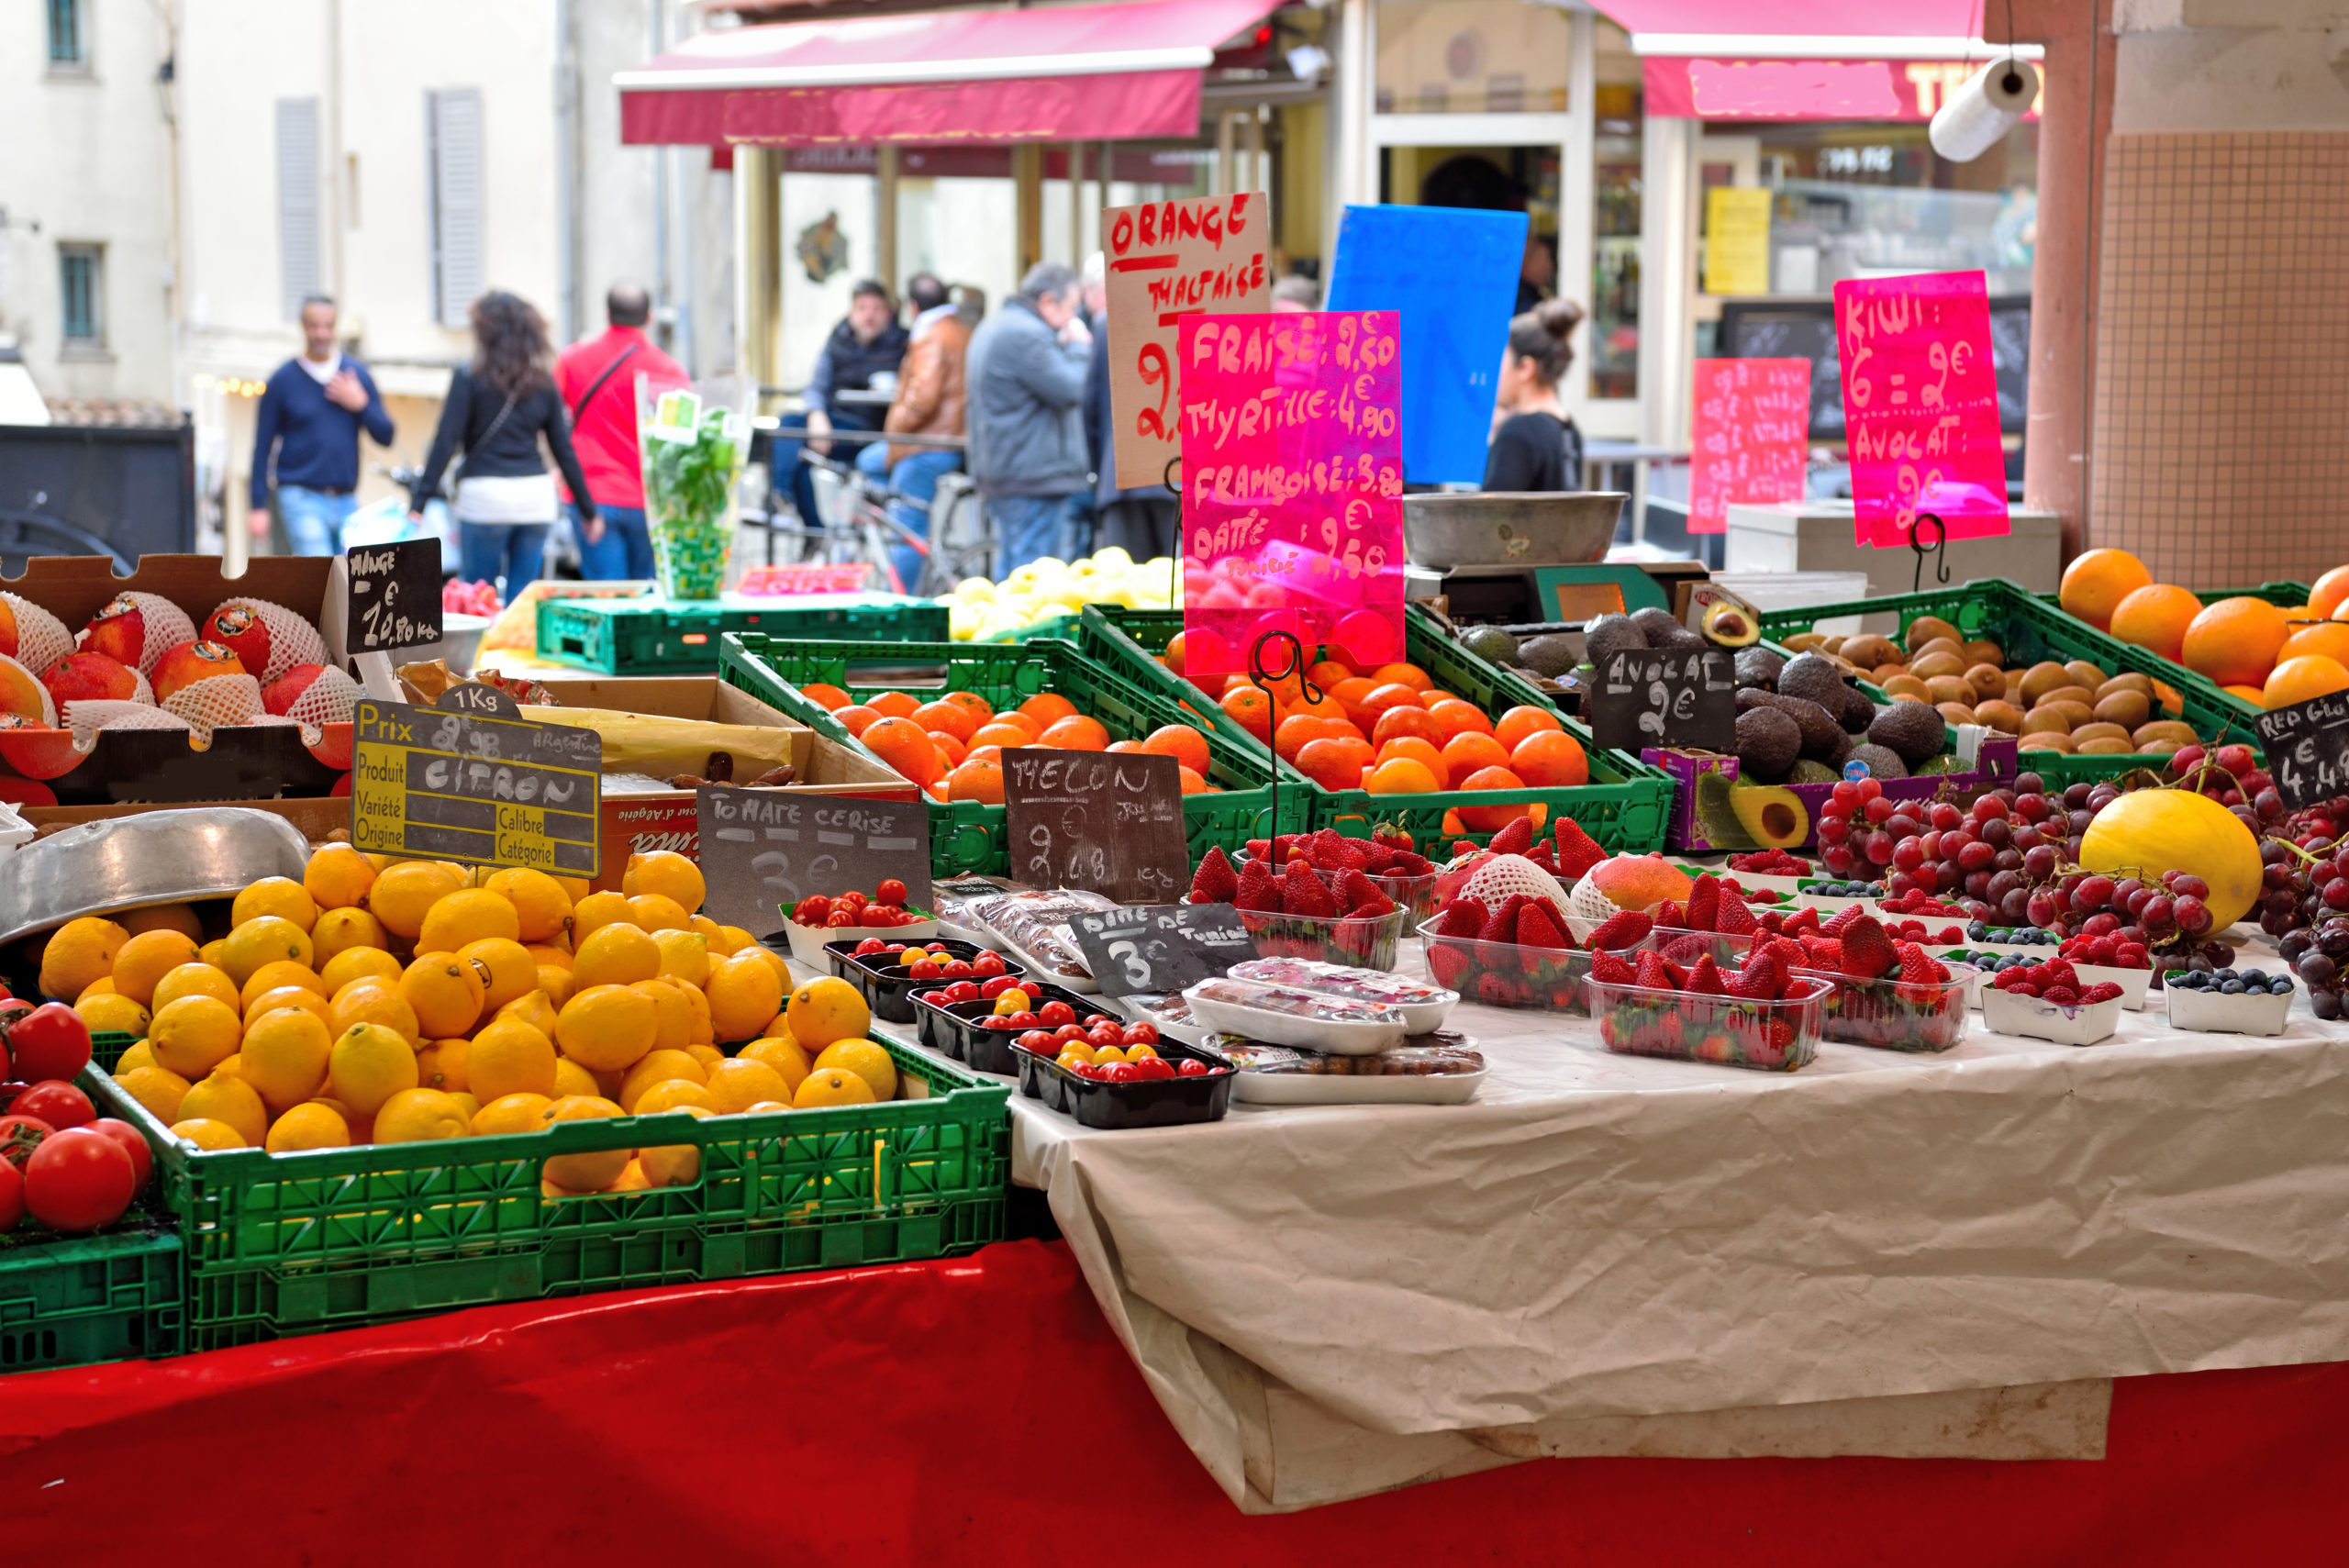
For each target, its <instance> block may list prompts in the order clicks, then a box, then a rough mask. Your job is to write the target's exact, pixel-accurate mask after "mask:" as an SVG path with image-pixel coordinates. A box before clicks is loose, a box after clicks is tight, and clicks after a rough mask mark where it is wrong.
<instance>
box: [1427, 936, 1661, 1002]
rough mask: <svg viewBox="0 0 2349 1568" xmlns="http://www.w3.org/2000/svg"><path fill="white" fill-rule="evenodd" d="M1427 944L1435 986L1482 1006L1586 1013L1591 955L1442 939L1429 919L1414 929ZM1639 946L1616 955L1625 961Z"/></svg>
mask: <svg viewBox="0 0 2349 1568" xmlns="http://www.w3.org/2000/svg"><path fill="white" fill-rule="evenodd" d="M1419 940H1421V941H1422V942H1424V943H1425V944H1426V945H1427V955H1428V973H1429V974H1430V975H1431V976H1432V977H1433V978H1434V980H1435V983H1436V984H1439V985H1442V986H1447V987H1449V988H1450V989H1452V990H1454V991H1457V992H1459V993H1460V995H1461V996H1462V997H1463V998H1464V1000H1466V1001H1470V1002H1481V1003H1483V1004H1484V1005H1485V1006H1487V1007H1519V1008H1525V1009H1530V1010H1531V1011H1533V1012H1538V1013H1558V1014H1562V1015H1564V1017H1566V1018H1588V1017H1590V1004H1589V1002H1588V1001H1587V1000H1586V999H1585V998H1584V995H1583V989H1582V983H1583V977H1584V976H1585V975H1586V974H1588V973H1590V954H1589V953H1588V952H1587V951H1583V950H1582V949H1579V948H1530V947H1520V946H1519V945H1518V944H1517V943H1515V942H1485V941H1478V940H1476V939H1475V938H1474V937H1447V936H1445V935H1444V934H1443V933H1442V932H1441V931H1439V930H1437V929H1435V922H1434V921H1432V920H1431V921H1429V922H1428V923H1427V924H1425V925H1423V926H1421V927H1419ZM1637 951H1639V949H1638V948H1636V947H1632V948H1626V949H1624V950H1623V951H1622V952H1621V953H1620V955H1619V956H1620V957H1621V958H1623V959H1624V960H1625V961H1626V962H1629V961H1630V958H1631V954H1632V953H1635V952H1637Z"/></svg>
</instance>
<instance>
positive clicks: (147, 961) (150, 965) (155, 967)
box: [113, 930, 195, 1006]
mask: <svg viewBox="0 0 2349 1568" xmlns="http://www.w3.org/2000/svg"><path fill="white" fill-rule="evenodd" d="M194 962H195V942H193V941H191V940H189V939H188V935H187V933H186V932H185V931H173V930H161V931H141V932H140V933H139V934H138V935H137V936H135V937H132V938H131V939H130V940H128V941H127V942H125V943H123V944H122V947H121V950H120V951H117V953H116V954H115V955H114V972H113V980H114V988H115V992H116V994H117V995H123V996H128V997H129V998H130V999H131V1000H132V1001H134V1002H137V1003H139V1005H140V1006H154V1001H155V987H156V985H157V984H160V983H161V980H162V978H163V976H165V975H166V974H169V973H171V972H172V971H173V970H174V969H177V968H178V967H179V966H180V965H182V964H184V963H194Z"/></svg>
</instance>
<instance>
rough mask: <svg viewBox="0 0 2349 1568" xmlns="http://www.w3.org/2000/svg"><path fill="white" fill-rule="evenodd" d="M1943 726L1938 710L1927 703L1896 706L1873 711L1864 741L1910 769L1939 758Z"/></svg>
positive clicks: (1906, 702)
mask: <svg viewBox="0 0 2349 1568" xmlns="http://www.w3.org/2000/svg"><path fill="white" fill-rule="evenodd" d="M1944 723H1945V721H1944V720H1943V717H1942V715H1941V709H1939V708H1937V707H1934V706H1932V704H1930V703H1921V702H1908V701H1902V702H1896V703H1894V704H1893V705H1892V706H1889V707H1885V708H1879V709H1877V710H1876V721H1875V722H1874V723H1872V724H1870V725H1869V726H1868V739H1869V740H1873V741H1875V742H1876V744H1877V745H1879V746H1884V747H1888V748H1889V749H1891V750H1892V751H1897V752H1898V753H1899V754H1900V760H1901V762H1904V763H1906V764H1907V765H1908V766H1909V767H1912V768H1913V767H1915V766H1916V765H1917V764H1918V763H1920V762H1923V761H1924V760H1925V759H1926V758H1928V757H1932V756H1938V755H1939V754H1940V752H1941V750H1942V738H1943V725H1944Z"/></svg>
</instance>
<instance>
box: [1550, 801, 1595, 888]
mask: <svg viewBox="0 0 2349 1568" xmlns="http://www.w3.org/2000/svg"><path fill="white" fill-rule="evenodd" d="M1557 844H1558V874H1559V875H1560V876H1561V877H1564V878H1569V879H1573V880H1576V881H1579V880H1580V879H1581V877H1582V874H1583V873H1585V872H1586V871H1588V870H1589V869H1590V868H1591V867H1593V866H1595V865H1597V864H1598V862H1601V861H1603V860H1605V859H1606V858H1607V851H1605V850H1602V849H1600V848H1599V847H1598V844H1597V843H1596V842H1594V841H1593V840H1592V839H1591V837H1590V835H1589V834H1587V833H1586V832H1584V831H1583V830H1582V824H1580V823H1578V822H1576V821H1575V819H1574V818H1573V817H1559V818H1558V831H1557Z"/></svg>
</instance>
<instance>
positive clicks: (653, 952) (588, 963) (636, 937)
mask: <svg viewBox="0 0 2349 1568" xmlns="http://www.w3.org/2000/svg"><path fill="white" fill-rule="evenodd" d="M658 973H661V949H660V947H659V945H658V944H656V943H655V942H654V941H653V940H652V939H651V937H649V936H647V935H646V934H645V933H644V932H643V931H642V930H641V929H638V928H637V927H635V926H633V925H626V924H614V925H609V926H598V927H597V928H596V929H595V930H594V931H593V932H592V933H591V934H589V936H588V937H587V938H586V940H584V941H582V942H581V943H580V944H579V951H578V954H577V955H576V956H575V957H574V958H573V960H572V963H571V975H572V979H573V981H574V982H575V983H576V984H580V985H582V986H590V985H633V984H636V983H637V982H638V981H640V980H650V979H651V978H652V977H653V976H654V975H656V974H658Z"/></svg>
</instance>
